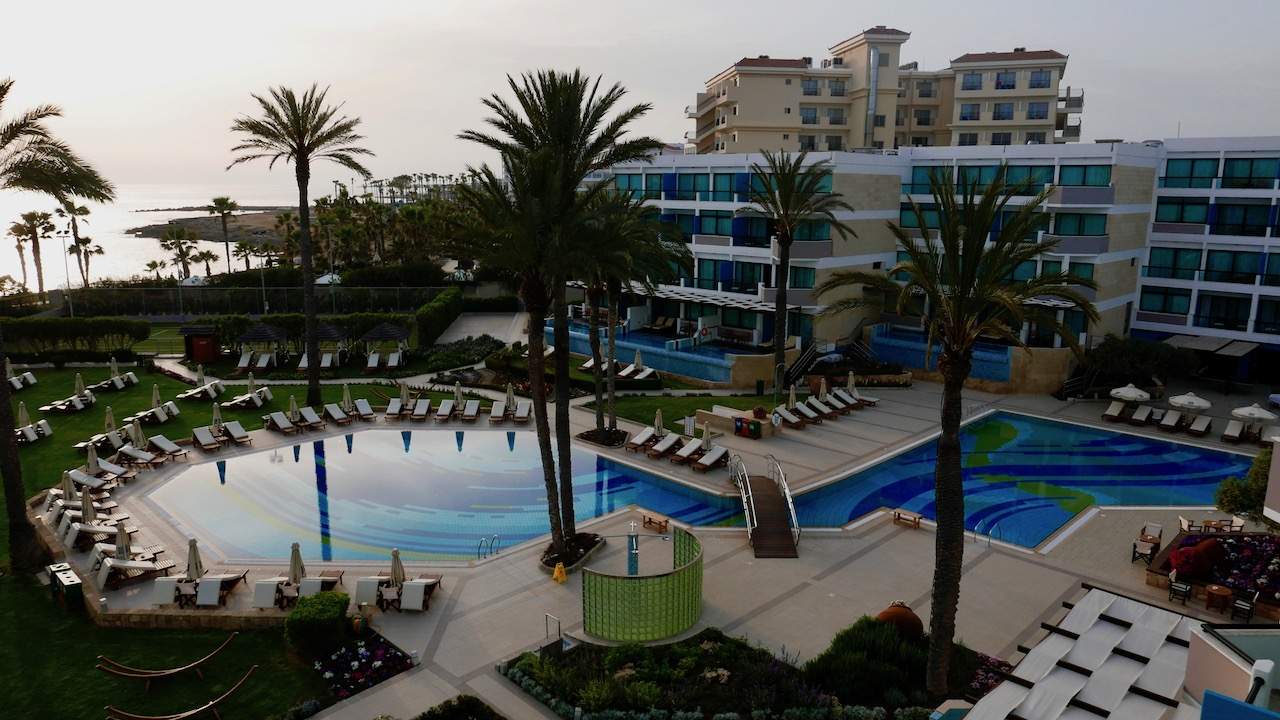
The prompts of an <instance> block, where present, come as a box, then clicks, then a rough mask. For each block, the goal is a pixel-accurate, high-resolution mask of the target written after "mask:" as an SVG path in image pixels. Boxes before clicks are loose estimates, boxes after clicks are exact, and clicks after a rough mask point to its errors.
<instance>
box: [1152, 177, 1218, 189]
mask: <svg viewBox="0 0 1280 720" xmlns="http://www.w3.org/2000/svg"><path fill="white" fill-rule="evenodd" d="M1216 181H1217V178H1213V177H1162V178H1160V182H1159V185H1160V187H1162V188H1210V187H1213V185H1214V183H1215V182H1216Z"/></svg>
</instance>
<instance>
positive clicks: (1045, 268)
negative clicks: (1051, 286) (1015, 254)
mask: <svg viewBox="0 0 1280 720" xmlns="http://www.w3.org/2000/svg"><path fill="white" fill-rule="evenodd" d="M1061 272H1062V261H1061V260H1041V261H1040V274H1041V275H1057V274H1058V273H1061Z"/></svg>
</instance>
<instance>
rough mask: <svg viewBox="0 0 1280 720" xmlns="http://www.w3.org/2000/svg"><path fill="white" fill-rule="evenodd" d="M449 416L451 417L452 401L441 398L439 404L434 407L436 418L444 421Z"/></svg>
mask: <svg viewBox="0 0 1280 720" xmlns="http://www.w3.org/2000/svg"><path fill="white" fill-rule="evenodd" d="M451 417H453V401H452V400H441V401H440V406H439V407H437V408H436V420H437V421H439V422H444V421H445V420H448V419H449V418H451Z"/></svg>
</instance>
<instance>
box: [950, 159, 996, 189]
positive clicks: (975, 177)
mask: <svg viewBox="0 0 1280 720" xmlns="http://www.w3.org/2000/svg"><path fill="white" fill-rule="evenodd" d="M999 171H1000V166H999V165H961V166H960V167H959V168H957V169H956V189H957V190H961V189H963V188H965V187H966V186H973V187H974V188H975V189H976V190H977V191H978V192H982V191H983V190H985V189H986V188H987V186H988V185H990V184H991V183H992V182H993V181H994V180H995V179H996V173H998V172H999Z"/></svg>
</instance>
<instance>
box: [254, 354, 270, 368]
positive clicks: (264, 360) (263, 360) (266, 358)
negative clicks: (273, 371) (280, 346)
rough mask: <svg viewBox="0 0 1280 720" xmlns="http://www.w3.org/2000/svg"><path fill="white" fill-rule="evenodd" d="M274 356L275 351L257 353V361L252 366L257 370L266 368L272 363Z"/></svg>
mask: <svg viewBox="0 0 1280 720" xmlns="http://www.w3.org/2000/svg"><path fill="white" fill-rule="evenodd" d="M275 357H276V356H275V353H271V352H263V353H261V354H259V355H258V362H256V363H254V365H253V367H254V368H255V369H257V370H266V369H267V368H269V367H271V365H272V364H273V363H274V361H275Z"/></svg>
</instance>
